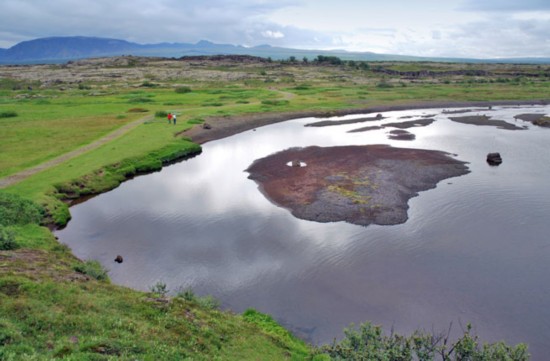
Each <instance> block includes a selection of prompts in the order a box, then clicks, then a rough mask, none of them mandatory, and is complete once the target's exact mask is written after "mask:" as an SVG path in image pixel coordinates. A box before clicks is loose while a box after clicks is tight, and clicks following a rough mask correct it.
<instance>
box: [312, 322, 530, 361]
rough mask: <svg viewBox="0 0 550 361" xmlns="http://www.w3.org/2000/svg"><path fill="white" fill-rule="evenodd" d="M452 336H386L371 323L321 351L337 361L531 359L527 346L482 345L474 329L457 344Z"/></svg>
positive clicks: (419, 333)
mask: <svg viewBox="0 0 550 361" xmlns="http://www.w3.org/2000/svg"><path fill="white" fill-rule="evenodd" d="M449 333H450V330H449V332H448V333H447V334H440V335H435V334H431V333H424V332H421V331H415V332H414V333H413V334H412V335H411V336H408V337H407V336H401V335H399V334H396V333H393V332H392V333H391V334H390V335H386V334H385V333H384V332H383V330H382V328H381V327H380V326H374V325H372V324H371V323H369V322H366V323H363V324H361V325H360V326H359V328H356V327H354V326H353V325H352V326H351V327H349V328H346V329H345V330H344V334H345V338H344V339H343V340H342V341H340V342H338V343H337V342H336V341H335V342H334V343H333V344H332V345H327V346H323V347H322V348H321V351H322V352H324V353H326V354H328V355H329V356H330V357H331V359H333V360H366V361H369V360H442V361H447V360H508V361H526V360H528V359H529V353H528V352H527V346H526V345H525V344H519V345H517V346H515V347H514V346H508V345H506V344H505V343H504V342H497V343H494V344H483V345H480V342H479V340H478V337H477V336H475V335H472V334H471V325H468V326H467V327H466V330H465V331H464V334H463V335H462V336H461V337H460V338H459V339H458V340H456V341H455V342H449Z"/></svg>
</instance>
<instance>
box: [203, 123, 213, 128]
mask: <svg viewBox="0 0 550 361" xmlns="http://www.w3.org/2000/svg"><path fill="white" fill-rule="evenodd" d="M202 128H203V129H212V126H211V125H210V124H208V123H204V124H203V125H202Z"/></svg>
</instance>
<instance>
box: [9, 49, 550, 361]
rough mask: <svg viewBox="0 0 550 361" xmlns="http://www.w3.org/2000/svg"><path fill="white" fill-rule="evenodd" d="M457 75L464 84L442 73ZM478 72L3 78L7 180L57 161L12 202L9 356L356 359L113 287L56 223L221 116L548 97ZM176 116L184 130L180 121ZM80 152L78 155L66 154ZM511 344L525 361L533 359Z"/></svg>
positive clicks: (520, 80)
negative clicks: (60, 235)
mask: <svg viewBox="0 0 550 361" xmlns="http://www.w3.org/2000/svg"><path fill="white" fill-rule="evenodd" d="M98 61H99V60H98ZM132 64H133V63H132ZM405 65H406V64H402V63H397V64H384V63H381V64H379V66H380V67H382V68H383V69H390V70H395V71H405V70H406V71H411V69H412V70H414V71H416V70H417V68H416V67H417V66H419V65H414V66H413V65H410V66H409V65H407V66H405ZM445 66H447V67H451V68H452V69H451V70H452V71H455V72H454V73H452V72H451V73H449V72H448V71H447V73H444V71H446V70H445V69H447V68H445ZM479 66H483V67H484V70H486V71H488V72H489V73H487V74H485V75H484V76H478V75H468V74H477V73H475V72H471V73H468V74H466V73H464V74H462V73H460V72H456V68H457V67H458V68H459V67H460V65H456V64H451V65H437V66H436V65H434V64H432V65H430V69H432V71H439V72H441V74H436V75H433V74H432V75H429V76H425V77H416V78H415V77H412V78H411V76H410V74H397V75H395V74H394V75H388V74H386V73H383V72H381V69H378V68H376V69H375V68H374V67H373V66H371V67H365V66H359V65H357V64H355V63H354V64H350V63H347V64H343V65H338V66H332V65H320V64H316V65H312V64H308V65H304V64H293V63H286V64H281V63H269V64H267V63H262V64H259V63H257V64H255V63H251V64H245V65H241V64H235V63H232V62H231V61H227V62H224V61H221V62H217V63H211V62H208V61H205V62H200V63H186V62H181V61H167V60H151V61H148V62H144V63H142V64H141V65H140V66H139V67H137V68H136V65H131V64H127V65H124V64H123V65H117V66H113V65H112V64H110V63H109V61H108V60H105V63H99V64H93V66H91V65H89V64H88V65H86V64H83V65H78V63H77V64H74V65H71V67H68V66H66V67H63V66H51V67H50V68H47V69H43V68H42V69H41V70H40V71H34V72H33V67H21V68H17V67H9V68H7V67H1V68H0V178H5V177H10V176H15V175H18V174H20V172H25V171H28V170H30V169H32V168H33V167H36V166H40V165H43V164H45V163H47V162H52V163H51V165H50V166H48V167H46V168H45V169H43V170H41V171H39V172H33V173H30V175H29V176H26V177H22V178H21V180H19V181H18V182H15V183H14V184H10V185H9V186H7V187H5V188H4V189H2V190H0V241H1V242H0V245H2V246H1V247H0V359H6V360H11V359H13V360H19V359H38V360H42V359H43V360H48V359H53V358H65V359H73V360H87V359H90V360H103V359H128V360H130V359H140V360H157V359H166V360H170V359H173V360H180V359H193V360H201V359H204V360H215V359H220V360H222V359H223V360H232V359H235V360H237V359H239V360H240V359H252V360H255V359H261V360H271V359H274V360H277V359H293V360H301V359H325V358H327V357H329V356H328V355H331V356H332V357H334V358H336V359H338V357H340V358H344V359H345V357H344V356H342V355H340V356H338V355H339V354H338V352H339V351H338V350H344V351H346V350H347V351H346V352H348V351H349V352H351V351H350V348H351V349H353V348H354V347H353V345H352V346H349V345H347V344H342V345H334V347H333V348H330V347H329V348H327V350H325V351H326V353H325V354H324V355H317V354H316V353H317V351H314V350H313V349H312V348H311V347H310V346H308V345H306V344H305V343H303V342H302V341H300V340H297V339H295V338H294V337H292V336H291V335H290V334H289V333H288V332H287V331H286V330H284V329H283V328H281V327H280V326H279V325H277V323H276V322H274V321H273V320H272V319H271V318H270V317H269V316H267V315H262V314H261V313H258V312H255V311H253V310H250V311H248V312H246V313H245V314H243V315H233V314H230V313H227V312H221V311H219V310H217V308H216V307H215V306H216V305H215V302H213V301H212V300H211V299H209V298H202V297H198V296H195V295H194V294H193V293H192V291H190V290H179V291H178V290H171V291H172V292H171V293H170V294H171V295H172V296H173V297H167V296H166V292H165V291H166V290H165V289H163V287H162V285H161V284H158V285H150V286H151V287H152V288H153V289H152V292H149V293H144V292H137V291H133V290H129V289H127V288H123V287H119V286H115V285H112V284H110V283H109V282H108V279H106V277H105V270H103V269H102V268H101V266H100V265H98V264H96V263H94V262H82V261H80V260H78V259H76V258H75V257H74V256H73V255H71V253H70V250H68V249H67V248H66V247H64V246H63V245H60V244H59V243H58V242H57V241H56V240H55V238H54V237H53V235H52V234H51V233H50V232H49V230H48V229H47V228H45V227H44V225H46V224H55V225H57V226H61V225H64V224H66V223H67V222H68V220H69V219H70V213H69V210H68V207H67V203H68V202H69V201H71V200H73V199H77V198H80V197H83V196H86V195H91V194H96V193H101V192H104V191H106V190H109V189H112V188H114V187H117V186H118V185H119V184H120V183H121V182H123V181H124V180H126V179H128V178H131V177H134V176H136V175H139V174H142V173H148V172H152V171H157V170H159V169H161V167H162V166H163V165H165V164H167V163H170V162H173V161H176V160H180V159H183V158H185V157H188V156H194V155H197V154H199V153H200V150H201V149H200V146H199V145H197V144H195V143H193V142H192V141H191V140H189V139H186V138H183V137H180V136H176V134H179V133H181V132H183V131H185V130H186V129H189V128H191V127H193V126H200V124H202V123H204V122H205V121H206V122H208V119H209V118H210V117H235V116H239V115H244V114H252V113H266V114H269V113H273V114H275V113H278V112H283V111H284V112H293V111H296V112H298V111H312V110H314V111H327V112H328V111H333V110H339V109H358V108H361V109H364V108H368V107H374V106H380V105H401V104H413V103H416V102H425V101H449V100H454V101H483V100H486V101H495V100H526V99H529V100H530V99H544V98H547V97H548V94H550V81H549V77H548V76H546V75H545V74H546V72H545V69H537V68H536V67H534V66H524V67H521V66H518V67H517V68H513V69H508V68H505V69H504V68H498V67H497V66H496V65H491V66H490V67H494V68H489V70H487V69H485V67H486V66H485V65H479ZM97 67H99V68H101V69H103V70H104V71H105V72H104V73H102V74H103V75H98V72H97ZM468 67H471V65H468ZM383 69H382V70H383ZM434 69H435V70H434ZM447 70H449V69H447ZM469 70H471V69H469ZM537 72H538V73H537ZM535 73H536V74H538V75H537V76H534V75H533V74H535ZM443 74H445V75H443ZM82 79H86V80H85V81H83V80H82ZM167 112H174V113H176V114H177V115H178V122H177V124H168V122H167V120H166V118H165V117H164V114H165V113H167ZM229 119H233V118H229ZM121 130H123V131H121ZM116 132H118V133H116ZM183 134H184V135H185V133H183ZM101 139H103V140H104V141H103V142H102V143H96V142H98V141H99V140H101ZM69 152H75V154H74V155H73V156H71V157H67V158H63V157H64V156H65V155H67V154H68V153H69ZM190 176H192V175H190ZM2 212H3V213H2ZM369 332H374V334H376V332H378V331H376V330H375V329H370V331H369ZM335 336H336V335H335ZM353 337H354V336H353V333H350V339H352V338H353ZM382 341H383V340H379V342H378V343H379V344H380V345H382V344H383V342H382ZM350 342H352V341H350ZM384 342H385V341H384ZM388 342H390V343H392V342H393V341H391V340H390V341H388ZM411 342H412V341H411ZM476 342H477V341H476ZM474 343H475V342H474ZM474 343H471V344H470V346H469V347H470V348H471V347H473V346H472V345H473V344H474ZM394 344H396V343H395V342H394ZM476 345H477V343H476ZM403 347H404V346H403ZM476 347H477V346H476ZM498 347H499V350H501V351H502V354H503V355H509V354H510V353H511V352H518V355H519V356H518V357H516V358H512V359H518V360H519V359H524V358H522V357H523V356H522V354H521V350H523V349H514V348H512V349H511V350H508V351H506V347H505V346H504V345H500V346H498ZM403 349H404V348H403ZM434 350H435V348H434ZM468 350H469V349H468ZM447 351H448V349H447ZM388 352H390V351H388ZM391 352H394V351H391ZM404 352H405V351H404ZM434 352H435V351H434ZM349 355H353V354H352V353H349ZM356 355H357V354H355V356H356ZM355 356H353V357H355ZM353 357H352V356H349V357H348V359H349V358H351V359H353ZM404 359H406V358H404Z"/></svg>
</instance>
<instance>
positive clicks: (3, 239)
mask: <svg viewBox="0 0 550 361" xmlns="http://www.w3.org/2000/svg"><path fill="white" fill-rule="evenodd" d="M16 248H19V245H18V244H17V242H15V233H14V232H13V231H12V230H11V229H7V228H6V227H2V226H0V251H9V250H12V249H16Z"/></svg>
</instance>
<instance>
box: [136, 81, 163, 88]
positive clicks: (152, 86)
mask: <svg viewBox="0 0 550 361" xmlns="http://www.w3.org/2000/svg"><path fill="white" fill-rule="evenodd" d="M158 86H159V85H158V84H155V83H151V82H150V81H148V80H146V81H144V82H143V83H141V85H140V87H144V88H156V87H158Z"/></svg>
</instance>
